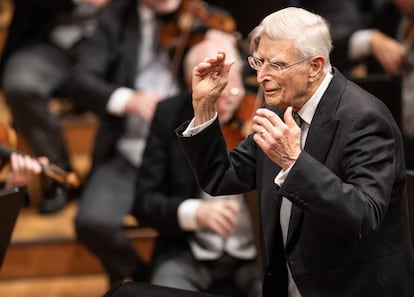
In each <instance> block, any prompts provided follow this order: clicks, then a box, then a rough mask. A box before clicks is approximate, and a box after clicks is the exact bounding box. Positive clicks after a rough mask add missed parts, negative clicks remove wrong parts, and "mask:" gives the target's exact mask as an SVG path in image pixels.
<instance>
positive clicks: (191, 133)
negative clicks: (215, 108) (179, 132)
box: [183, 112, 217, 137]
mask: <svg viewBox="0 0 414 297" xmlns="http://www.w3.org/2000/svg"><path fill="white" fill-rule="evenodd" d="M216 118H217V112H216V114H215V115H214V117H213V118H212V119H211V120H208V121H207V122H205V123H203V124H201V125H199V126H197V127H194V118H193V119H192V120H191V122H190V124H189V125H188V127H187V129H185V131H184V132H183V136H184V137H191V136H194V135H197V134H198V133H200V132H201V131H203V130H204V129H206V128H207V127H208V126H210V125H211V124H212V123H213V122H214V120H215V119H216Z"/></svg>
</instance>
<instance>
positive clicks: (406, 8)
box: [394, 0, 414, 16]
mask: <svg viewBox="0 0 414 297" xmlns="http://www.w3.org/2000/svg"><path fill="white" fill-rule="evenodd" d="M394 3H395V4H396V5H397V7H398V9H399V10H400V11H401V12H402V13H403V14H404V15H407V16H414V0H394Z"/></svg>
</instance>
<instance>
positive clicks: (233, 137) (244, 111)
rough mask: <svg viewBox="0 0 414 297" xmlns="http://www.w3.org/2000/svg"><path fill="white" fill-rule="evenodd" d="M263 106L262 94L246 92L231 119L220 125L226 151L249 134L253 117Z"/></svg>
mask: <svg viewBox="0 0 414 297" xmlns="http://www.w3.org/2000/svg"><path fill="white" fill-rule="evenodd" d="M262 105H263V99H262V94H261V93H260V92H259V93H257V94H253V93H251V92H247V93H246V95H245V96H244V97H243V99H242V101H241V102H240V105H239V107H238V109H237V111H236V113H235V115H234V116H233V118H232V119H231V120H230V121H229V122H227V123H225V124H223V125H222V127H221V130H222V132H223V135H224V138H225V139H226V143H227V149H229V150H230V149H233V148H234V147H236V146H237V145H238V144H239V143H240V142H241V141H242V140H243V139H245V138H246V137H247V136H248V135H249V134H250V132H251V125H252V119H253V115H254V113H255V111H256V109H258V108H259V107H261V106H262Z"/></svg>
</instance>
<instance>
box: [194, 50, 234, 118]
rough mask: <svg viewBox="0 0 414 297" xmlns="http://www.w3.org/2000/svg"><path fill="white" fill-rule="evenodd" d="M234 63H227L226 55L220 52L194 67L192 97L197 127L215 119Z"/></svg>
mask: <svg viewBox="0 0 414 297" xmlns="http://www.w3.org/2000/svg"><path fill="white" fill-rule="evenodd" d="M233 63H234V61H230V62H226V53H225V52H224V51H219V52H218V53H217V54H216V55H215V56H214V57H211V58H206V59H205V60H204V61H203V62H201V63H200V64H198V65H197V66H196V67H194V70H193V78H192V94H193V95H192V96H193V108H194V118H195V122H194V125H195V126H198V125H200V124H202V123H204V122H206V121H208V120H210V119H212V118H213V117H214V115H215V113H216V102H217V99H218V98H219V97H220V95H221V93H222V92H223V90H224V88H225V87H226V85H227V83H228V76H229V71H230V68H231V66H232V65H233Z"/></svg>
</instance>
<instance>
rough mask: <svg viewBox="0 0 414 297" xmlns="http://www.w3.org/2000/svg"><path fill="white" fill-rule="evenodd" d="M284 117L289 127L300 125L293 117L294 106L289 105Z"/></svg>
mask: <svg viewBox="0 0 414 297" xmlns="http://www.w3.org/2000/svg"><path fill="white" fill-rule="evenodd" d="M283 119H284V120H285V124H286V125H287V126H288V127H289V128H292V127H295V126H298V125H297V124H296V121H295V119H294V118H293V109H292V107H291V106H289V107H288V108H287V109H286V111H285V113H284V115H283Z"/></svg>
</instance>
